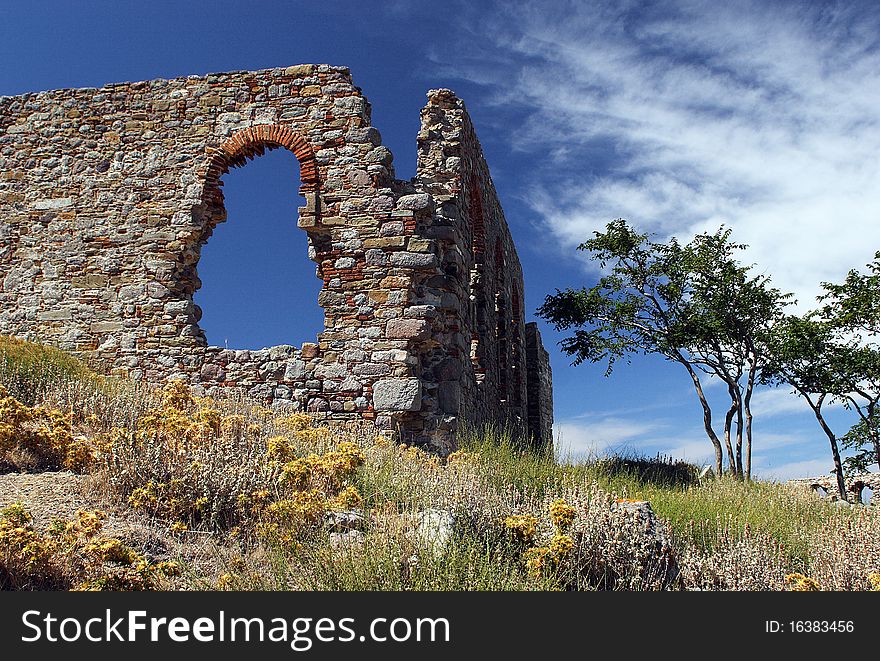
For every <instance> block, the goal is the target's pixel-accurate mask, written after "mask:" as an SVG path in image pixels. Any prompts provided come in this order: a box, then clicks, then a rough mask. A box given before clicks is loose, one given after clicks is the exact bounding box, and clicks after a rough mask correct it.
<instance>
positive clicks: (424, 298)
mask: <svg viewBox="0 0 880 661" xmlns="http://www.w3.org/2000/svg"><path fill="white" fill-rule="evenodd" d="M274 148H284V149H288V150H290V151H291V152H293V153H294V154H295V155H296V157H297V159H298V161H299V164H300V177H301V182H300V193H301V194H302V195H303V196H304V197H305V199H306V205H305V206H304V207H301V208H300V209H299V220H298V225H299V227H300V228H302V229H303V230H304V231H305V232H306V234H307V236H308V242H309V255H308V256H309V258H311V259H312V260H313V261H314V262H315V263H316V274H317V276H318V277H319V278H320V279H321V280H322V282H323V285H322V290H321V293H320V295H319V297H318V301H317V303H318V304H319V305H320V306H321V307H322V308H323V310H324V320H325V321H324V330H323V332H321V333H320V334H319V335H318V337H317V338H316V339H315V342H314V343H306V344H304V345H303V346H302V347H291V346H280V347H270V348H267V349H263V350H261V351H244V350H234V349H225V348H218V347H209V346H207V342H206V339H205V335H204V332H203V331H202V329H201V328H200V327H199V320H200V318H201V310H200V309H199V308H198V306H197V305H195V304H194V303H193V294H194V293H195V292H196V291H197V290H198V289H199V287H200V286H201V282H200V280H199V278H198V273H197V265H198V261H199V256H200V253H201V249H202V246H203V245H204V244H205V243H206V242H207V241H208V240H209V238H210V236H211V234H212V232H213V231H214V228H215V227H216V226H217V225H218V224H219V223H221V222H223V221H225V219H226V211H225V208H224V204H223V194H222V176H223V174H224V173H225V172H227V171H228V170H229V169H230V168H232V167H240V166H242V165H245V164H246V162H247V160H248V159H251V158H254V157H257V156H259V155H261V154H262V153H264V151H265V150H266V149H274ZM418 149H419V162H418V171H417V175H416V177H415V178H414V179H413V180H412V181H410V182H404V181H400V180H397V179H396V178H395V177H394V170H393V166H392V160H393V157H392V154H391V152H390V150H388V149H387V148H386V147H384V146H382V144H381V137H380V135H379V132H378V131H377V130H376V129H375V128H373V127H372V126H371V125H370V105H369V103H368V102H367V100H366V99H365V98H364V97H363V95H362V94H361V90H360V89H359V88H358V87H356V86H355V85H354V84H353V82H352V80H351V76H350V73H349V71H348V69H347V68H344V67H333V66H328V65H298V66H293V67H288V68H286V69H270V70H265V71H257V72H248V71H238V72H231V73H222V74H213V75H208V76H190V77H187V78H178V79H174V80H153V81H147V82H138V83H120V84H114V85H108V86H106V87H103V88H100V89H73V90H57V91H50V92H40V93H36V94H27V95H23V96H17V97H2V98H0V332H2V333H6V334H11V335H16V336H19V337H23V338H27V339H32V340H37V341H41V342H45V343H50V344H54V345H57V346H60V347H62V348H65V349H69V350H73V351H76V352H79V353H81V354H83V355H85V356H87V357H88V358H90V359H91V360H92V361H93V362H94V363H95V364H96V365H99V366H101V367H103V368H104V369H106V370H107V371H108V372H110V373H114V374H124V375H128V376H131V377H133V378H135V379H139V380H145V381H148V382H160V381H162V380H164V379H167V378H169V377H181V378H185V379H187V380H188V381H190V382H191V383H193V384H197V385H199V386H201V387H204V388H205V389H206V390H207V391H208V392H215V391H219V390H220V389H223V388H239V389H242V390H244V391H246V392H247V393H249V394H250V395H252V396H255V397H258V398H261V399H263V400H265V401H267V402H279V403H285V404H287V405H290V406H292V407H294V408H300V409H304V410H308V411H311V412H315V413H320V412H323V413H325V414H326V415H327V416H328V417H330V418H331V419H339V420H345V419H352V418H359V417H360V418H367V419H371V420H374V421H375V422H376V424H377V426H378V427H379V428H380V429H383V430H397V431H400V432H401V434H402V435H403V437H404V439H405V440H408V441H413V442H418V443H431V444H434V445H435V446H438V447H440V448H441V449H448V448H449V447H451V446H452V445H453V444H454V434H455V431H456V430H457V429H458V428H459V427H460V425H461V424H462V423H467V424H472V425H473V424H475V425H481V424H484V423H488V422H502V423H512V424H520V425H522V426H523V427H524V428H527V429H528V430H529V432H530V433H531V434H532V435H533V436H534V438H536V439H537V440H538V441H539V442H541V443H546V442H549V441H550V432H549V429H550V427H549V425H550V424H551V422H552V401H551V399H550V397H551V394H550V389H549V378H550V376H549V374H550V373H549V362H548V361H547V360H546V352H544V350H543V347H541V346H540V336H539V335H538V336H537V340H536V342H537V345H535V346H532V347H531V349H529V350H527V346H526V326H525V323H524V316H523V299H522V295H523V285H522V270H521V267H520V264H519V260H518V257H517V254H516V249H515V247H514V245H513V241H512V239H511V236H510V232H509V230H508V228H507V224H506V222H505V219H504V215H503V212H502V210H501V206H500V203H499V201H498V198H497V195H496V193H495V190H494V187H493V185H492V181H491V178H490V176H489V171H488V167H487V165H486V162H485V160H484V158H483V156H482V151H481V149H480V146H479V142H478V140H477V138H476V134H475V133H474V130H473V126H472V124H471V121H470V118H469V117H468V115H467V112H466V110H465V108H464V105H463V104H462V102H461V101H460V100H459V99H458V98H457V97H456V96H455V95H454V94H453V93H452V92H450V91H449V90H434V91H432V92H429V94H428V104H427V106H426V107H425V108H424V110H423V111H422V127H421V130H420V132H419V135H418ZM233 222H234V220H233ZM533 344H534V341H533ZM530 355H531V356H532V357H533V359H534V360H538V361H543V362H541V364H540V366H537V365H530V364H529V363H528V360H529V356H530ZM530 375H534V376H533V377H530ZM530 378H534V379H538V380H540V385H536V383H530V382H529V379H530ZM535 397H540V398H543V399H542V401H541V402H536V401H533V400H534V398H535ZM530 398H532V399H531V400H530ZM533 411H540V412H541V413H540V415H534V414H533ZM548 411H549V412H550V413H549V417H548Z"/></svg>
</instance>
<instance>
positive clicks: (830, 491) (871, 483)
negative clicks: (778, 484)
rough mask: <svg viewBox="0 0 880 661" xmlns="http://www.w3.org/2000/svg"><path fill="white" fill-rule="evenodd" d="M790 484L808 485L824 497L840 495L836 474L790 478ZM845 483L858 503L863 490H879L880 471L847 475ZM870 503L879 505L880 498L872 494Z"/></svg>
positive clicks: (832, 497)
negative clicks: (797, 478)
mask: <svg viewBox="0 0 880 661" xmlns="http://www.w3.org/2000/svg"><path fill="white" fill-rule="evenodd" d="M789 484H796V485H799V486H803V487H807V488H809V489H810V490H811V491H812V492H813V493H816V494H818V495H820V496H822V497H823V498H830V499H831V500H837V499H838V497H839V496H838V491H837V478H836V477H835V476H834V475H823V476H822V477H806V478H802V479H799V480H789ZM844 484H845V485H846V490H847V492H849V493H851V494H852V501H853V502H856V503H858V502H861V500H862V492H864V490H865V489H870V490H871V493H872V494H876V493H877V490H878V489H880V473H862V474H861V475H853V476H850V477H847V478H846V480H844ZM870 504H871V505H878V504H880V500H878V499H877V498H875V497H874V496H873V495H872V497H871V501H870Z"/></svg>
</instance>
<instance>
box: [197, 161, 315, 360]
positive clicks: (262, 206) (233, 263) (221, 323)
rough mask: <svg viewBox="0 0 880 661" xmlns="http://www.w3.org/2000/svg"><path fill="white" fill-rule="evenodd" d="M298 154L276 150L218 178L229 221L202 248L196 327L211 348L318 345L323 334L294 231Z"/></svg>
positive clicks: (303, 243) (311, 273)
mask: <svg viewBox="0 0 880 661" xmlns="http://www.w3.org/2000/svg"><path fill="white" fill-rule="evenodd" d="M299 187H300V175H299V163H298V162H297V160H296V157H295V156H294V155H293V154H292V153H291V152H289V151H287V150H286V149H273V150H271V151H267V152H266V153H265V154H264V155H263V156H260V157H258V158H255V159H254V160H252V161H248V162H247V164H246V165H245V166H244V167H238V168H232V169H230V171H229V172H228V173H227V174H225V175H224V176H223V195H224V198H225V202H224V204H225V207H226V221H225V222H222V223H220V224H219V225H217V227H216V228H214V232H213V234H212V235H211V237H210V238H209V239H208V242H207V243H206V244H205V245H204V246H202V250H201V257H200V258H199V263H198V276H199V279H200V280H201V282H202V286H201V288H200V289H199V290H198V291H197V292H196V293H195V295H194V297H193V300H194V302H195V303H196V304H197V305H198V306H199V307H201V309H202V318H201V320H200V321H199V326H200V327H201V328H202V330H203V331H204V332H205V335H206V337H207V340H208V344H209V345H210V346H219V347H228V348H229V349H262V348H265V347H271V346H277V345H280V344H291V345H294V346H297V347H301V346H302V343H303V342H316V341H317V334H318V333H320V332H321V331H323V329H324V312H323V310H322V309H321V308H320V307H319V306H318V293H319V292H320V291H321V281H320V280H319V279H318V278H316V277H315V266H316V265H315V263H314V262H313V261H312V260H311V259H309V256H308V238H307V235H306V232H305V231H304V230H302V229H300V228H299V227H297V225H296V222H297V214H298V212H297V209H298V207H300V206H303V205H305V200H304V199H303V198H302V197H301V196H300V195H299Z"/></svg>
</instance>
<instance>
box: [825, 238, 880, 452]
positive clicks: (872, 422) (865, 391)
mask: <svg viewBox="0 0 880 661" xmlns="http://www.w3.org/2000/svg"><path fill="white" fill-rule="evenodd" d="M822 286H823V287H824V288H825V291H826V293H825V294H824V295H823V296H820V297H819V300H820V301H824V302H825V305H824V307H823V308H822V309H821V310H820V311H819V314H820V315H821V316H822V318H824V319H826V320H827V321H828V322H829V323H830V324H832V325H833V326H834V328H835V330H836V336H837V341H838V342H840V343H844V344H846V345H847V346H848V351H847V353H846V356H845V360H842V361H841V362H840V363H839V364H838V365H837V370H838V371H839V372H840V374H841V381H842V383H841V384H840V388H841V390H840V392H839V393H838V395H839V397H840V399H841V400H842V401H843V402H844V405H845V406H846V407H847V408H849V409H850V410H852V411H855V413H856V414H857V415H858V418H859V419H858V422H857V423H856V425H855V426H854V427H853V428H852V429H851V430H850V432H849V433H847V434H846V435H845V436H844V438H845V439H846V445H847V446H848V447H849V448H851V449H853V450H854V451H855V452H856V453H857V454H856V457H859V456H862V457H865V456H867V454H869V453H870V452H871V451H873V455H874V462H876V463H877V466H878V467H880V407H878V403H880V252H877V253H876V254H875V255H874V261H873V262H871V263H869V264H868V273H859V272H858V271H856V270H851V271H850V272H849V273H848V274H847V276H846V278H845V279H844V281H843V283H842V284H833V283H828V282H824V283H822ZM868 448H870V449H868ZM851 463H853V464H855V463H858V460H857V459H854V462H851ZM868 463H870V462H868ZM865 468H867V466H866V465H865Z"/></svg>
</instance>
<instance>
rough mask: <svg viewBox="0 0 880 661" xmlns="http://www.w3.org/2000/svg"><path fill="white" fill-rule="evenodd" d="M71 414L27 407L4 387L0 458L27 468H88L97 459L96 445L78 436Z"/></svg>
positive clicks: (1, 390)
mask: <svg viewBox="0 0 880 661" xmlns="http://www.w3.org/2000/svg"><path fill="white" fill-rule="evenodd" d="M71 418H72V416H71V414H70V413H65V412H63V411H61V410H59V409H54V408H49V407H44V406H27V405H25V404H23V403H21V402H20V401H18V400H17V399H15V398H14V397H12V396H11V395H9V393H8V392H7V391H6V389H5V388H4V387H3V386H0V458H5V459H6V460H7V461H9V462H10V463H12V464H14V465H17V466H18V464H19V463H21V459H19V461H15V458H16V456H17V457H22V456H23V457H25V458H26V464H30V465H24V466H21V467H24V468H38V469H47V468H49V469H53V468H67V469H69V470H73V471H76V472H82V471H84V470H86V469H87V468H88V467H89V466H90V465H91V464H92V463H93V461H94V459H95V450H96V448H95V444H94V443H92V442H90V441H89V440H88V439H86V438H82V437H80V438H74V436H73V432H72V422H71Z"/></svg>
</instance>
